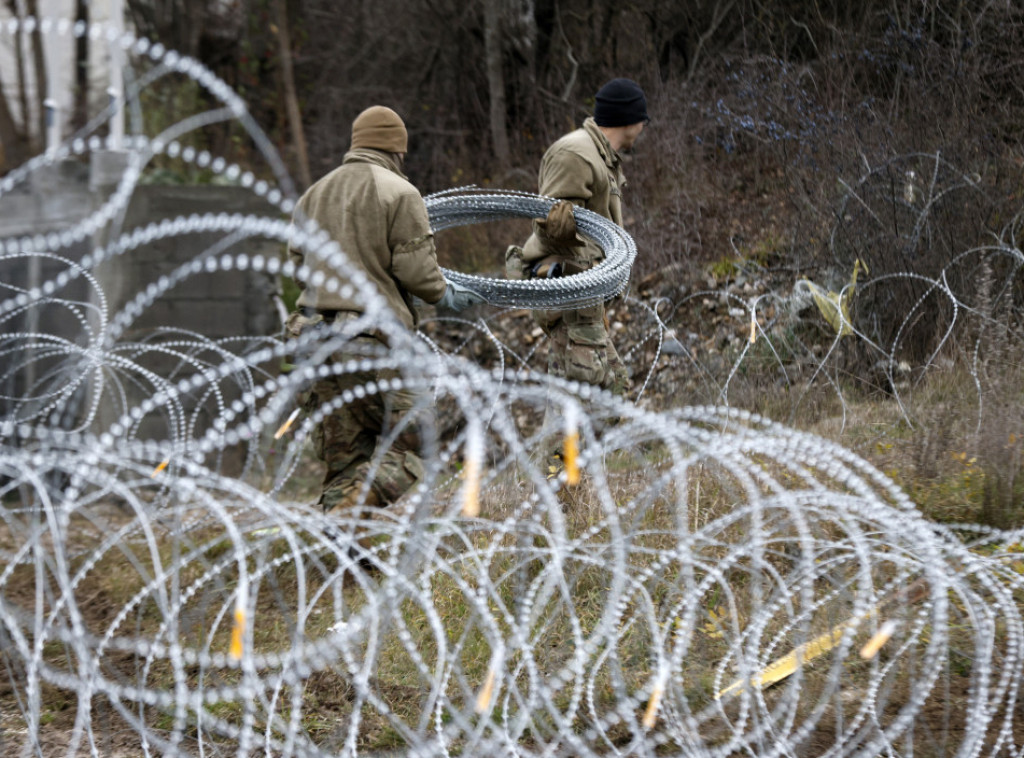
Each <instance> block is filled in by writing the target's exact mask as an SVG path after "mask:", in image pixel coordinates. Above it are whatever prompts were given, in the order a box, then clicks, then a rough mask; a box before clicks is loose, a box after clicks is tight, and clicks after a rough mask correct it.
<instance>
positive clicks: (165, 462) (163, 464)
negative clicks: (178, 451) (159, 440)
mask: <svg viewBox="0 0 1024 758" xmlns="http://www.w3.org/2000/svg"><path fill="white" fill-rule="evenodd" d="M170 462H171V459H170V458H164V459H163V460H162V461H160V465H159V466H157V467H156V468H155V469H153V473H152V474H150V475H149V478H150V479H156V477H157V475H158V474H159V473H160V472H161V471H163V470H164V469H165V468H167V466H168V465H169V464H170Z"/></svg>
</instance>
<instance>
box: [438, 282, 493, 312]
mask: <svg viewBox="0 0 1024 758" xmlns="http://www.w3.org/2000/svg"><path fill="white" fill-rule="evenodd" d="M445 281H447V282H448V286H447V287H445V290H444V294H443V295H441V299H440V300H438V301H437V302H436V303H434V305H436V306H437V307H438V308H441V309H443V310H449V311H455V312H456V313H458V312H459V311H464V310H466V308H468V307H469V306H471V305H477V304H479V303H486V302H487V301H486V300H485V299H484V296H483V295H481V294H480V293H479V292H474V291H473V290H471V289H469V288H468V287H463V286H462V285H461V284H456V283H455V282H453V281H450V280H447V279H446V280H445Z"/></svg>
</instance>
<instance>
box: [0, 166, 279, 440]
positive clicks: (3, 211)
mask: <svg viewBox="0 0 1024 758" xmlns="http://www.w3.org/2000/svg"><path fill="white" fill-rule="evenodd" d="M118 158H119V156H116V155H115V156H105V157H102V156H101V159H100V160H99V161H97V160H94V161H93V164H92V165H91V166H86V165H85V164H82V163H80V162H77V161H66V162H63V163H60V164H57V165H54V166H50V167H47V168H46V169H44V170H40V171H36V172H34V173H33V175H32V177H31V180H30V181H29V182H26V183H24V184H22V185H19V186H18V187H17V188H16V189H15V190H14V191H13V192H10V193H7V194H5V195H4V196H2V197H0V253H3V255H0V300H6V299H7V298H8V297H12V296H14V295H16V294H17V293H18V292H20V291H22V290H28V289H31V288H32V287H34V286H38V285H39V284H41V283H43V282H46V281H50V280H52V279H53V278H54V277H56V276H57V275H58V274H59V273H60V272H61V271H63V270H64V269H66V268H67V267H68V266H69V265H72V264H73V263H76V262H78V261H80V260H81V259H82V257H83V256H84V255H85V254H87V253H89V252H92V251H93V249H94V247H95V246H96V245H103V244H106V241H107V240H106V235H107V234H109V233H110V230H111V228H112V229H115V230H119V231H122V232H127V231H130V230H132V229H134V228H136V227H140V226H145V225H147V224H150V223H158V222H160V221H162V220H167V219H174V218H177V217H179V216H189V215H192V214H205V213H241V214H256V215H261V216H267V215H273V216H279V215H280V214H279V212H278V211H277V210H276V209H275V208H273V207H272V206H271V205H269V204H268V203H266V201H264V200H262V199H261V198H259V197H257V196H256V195H254V194H253V193H252V192H249V191H247V190H245V189H243V188H241V187H230V186H180V185H148V186H147V185H142V186H138V187H136V188H135V190H134V192H133V195H132V199H131V202H130V204H129V206H128V208H127V209H126V210H125V212H124V213H123V216H122V217H120V218H118V219H116V220H115V223H114V224H113V225H112V227H111V228H108V229H106V230H104V231H102V232H101V233H99V234H98V235H96V237H94V238H92V239H85V240H82V241H79V242H76V243H74V244H71V245H70V246H66V247H63V248H62V249H60V250H59V251H58V252H57V253H56V254H55V255H43V256H40V255H28V254H27V253H36V252H39V251H40V250H41V249H43V250H45V249H46V248H47V247H50V245H49V244H48V242H47V240H46V239H45V238H46V235H49V234H53V233H57V234H59V233H60V232H63V231H66V230H68V229H71V228H72V227H74V226H75V225H76V224H79V223H81V221H82V220H83V219H85V218H86V217H88V216H89V215H90V214H92V213H93V212H94V211H95V210H96V208H98V207H99V206H100V205H101V204H102V202H103V201H104V199H105V198H106V197H107V196H108V195H109V193H110V192H111V191H112V189H113V186H114V182H116V180H117V178H118V177H119V176H120V169H121V163H119V160H118ZM224 237H225V235H224V234H221V233H208V234H196V233H191V234H177V235H174V236H170V237H167V238H164V239H159V240H155V241H152V242H150V243H148V244H146V245H145V246H143V247H140V248H138V249H135V250H132V251H130V252H128V253H126V254H123V255H120V256H117V257H116V258H114V259H111V260H109V261H106V262H104V263H103V264H101V265H99V266H97V267H95V269H94V270H93V274H94V275H95V277H96V281H97V284H98V287H99V289H101V290H102V297H100V295H99V293H97V292H96V291H95V290H96V288H94V287H92V286H91V285H90V284H89V283H88V281H87V280H86V279H85V278H83V277H79V278H77V279H75V280H73V281H72V282H71V283H69V284H68V285H67V286H66V287H65V288H63V289H62V290H60V291H59V292H57V293H54V297H55V298H62V299H64V300H67V301H68V304H67V305H61V304H59V303H53V302H51V303H47V304H46V305H45V306H44V307H41V308H29V309H27V310H25V311H22V312H19V313H17V314H16V315H15V317H14V318H8V319H6V320H5V321H4V322H3V323H2V324H0V345H3V346H4V353H3V354H2V355H0V374H2V375H4V377H5V378H4V380H3V381H2V382H0V394H2V395H3V398H2V399H0V416H2V417H7V418H9V417H10V416H11V414H12V412H14V410H13V409H16V408H17V406H18V405H19V403H20V404H21V411H22V412H25V411H26V410H27V406H25V404H24V401H23V397H24V396H25V395H26V393H30V389H29V388H30V387H32V386H33V384H36V383H38V382H42V381H46V380H47V375H48V372H50V371H51V370H52V369H53V368H54V367H55V366H56V365H57V363H58V362H59V357H58V358H51V359H49V360H46V361H42V360H34V359H33V356H32V355H29V354H27V353H29V352H30V351H32V350H38V349H39V345H40V341H39V340H38V339H33V338H31V337H26V336H25V335H26V334H41V335H46V336H47V339H49V338H50V336H53V337H57V338H61V339H66V340H69V341H71V342H73V343H75V344H77V345H79V346H81V347H86V345H87V343H88V342H89V340H90V339H92V336H91V335H90V333H89V332H90V329H89V328H87V327H86V326H85V325H84V324H83V320H82V319H81V318H79V315H80V314H82V313H88V312H89V311H90V306H98V305H99V304H100V303H102V302H103V301H104V298H105V308H106V315H107V318H108V319H109V318H110V317H112V316H114V314H116V313H118V312H120V311H121V310H122V309H123V308H124V306H125V305H126V304H127V303H129V302H130V301H131V300H133V299H134V298H135V297H136V296H137V295H138V294H139V293H141V292H144V291H145V290H146V288H147V287H148V286H149V285H150V284H151V283H153V282H156V281H158V280H159V279H160V277H161V276H164V275H171V274H173V272H174V271H175V270H177V269H179V268H180V267H181V266H184V265H187V264H188V263H189V262H190V261H192V260H193V259H195V258H196V257H197V256H201V255H203V254H204V253H205V252H207V251H209V250H210V249H211V248H212V246H214V245H217V244H218V243H220V242H222V241H223V238H224ZM11 238H14V239H16V240H17V241H18V242H17V244H16V246H15V247H16V252H15V253H14V254H11V253H9V252H8V249H9V245H8V240H10V239H11ZM222 252H226V253H229V254H232V255H235V254H238V253H241V252H245V253H247V254H249V255H250V256H253V255H263V256H265V257H268V256H280V255H281V253H282V245H281V244H280V243H279V242H276V241H271V240H267V239H265V238H262V237H248V238H245V239H242V240H240V241H238V242H236V243H234V244H232V245H230V246H228V247H226V248H224V249H223V250H221V249H220V248H218V257H219V256H220V254H221V253H222ZM277 288H278V284H277V282H276V281H275V279H274V277H271V276H270V275H268V274H266V273H265V272H256V271H252V270H251V269H250V270H247V271H237V270H232V271H219V272H213V273H211V272H207V271H203V272H202V273H200V274H199V275H194V276H189V277H187V278H185V279H184V280H183V281H182V282H181V283H179V284H178V285H177V286H175V287H174V288H172V289H170V290H169V291H167V292H165V293H163V294H162V295H160V296H159V297H158V298H157V299H156V300H155V301H154V302H153V303H152V304H149V305H147V306H146V307H145V309H144V310H143V312H142V314H141V315H140V316H139V317H138V318H137V319H135V320H133V321H132V323H131V325H130V326H129V328H128V329H127V330H126V332H125V333H124V334H123V335H122V336H121V337H119V339H118V342H119V343H133V342H138V341H146V340H151V339H153V338H154V337H153V335H154V334H155V330H157V329H160V328H172V329H177V330H183V331H187V332H194V333H196V334H198V335H201V336H202V338H205V339H208V340H222V339H224V338H235V337H259V336H261V335H274V336H277V335H279V334H280V331H281V324H280V316H279V315H278V313H279V311H278V308H277V307H276V305H275V303H274V295H275V293H276V291H277ZM88 320H89V321H90V322H91V323H93V324H95V323H96V315H95V312H93V313H92V315H89V316H88ZM241 344H242V343H238V342H234V343H232V349H234V350H238V349H240V347H239V346H240V345H241ZM208 357H209V359H210V360H211V361H212V360H214V356H212V355H211V356H208ZM146 361H147V363H146V368H147V369H148V370H153V371H156V372H158V373H162V372H165V371H167V372H172V371H180V370H181V368H182V367H181V366H180V365H177V366H176V365H175V361H173V360H172V359H167V358H162V357H160V356H159V355H158V354H155V353H154V355H153V356H150V357H148V358H146ZM179 364H180V362H179ZM12 369H13V370H12ZM179 378H180V377H179ZM131 385H132V382H128V383H127V385H126V386H129V387H130V386H131ZM136 391H137V393H138V394H139V395H140V396H141V395H142V394H144V393H145V392H146V387H145V386H140V387H137V388H136ZM229 394H230V393H229ZM137 399H138V398H126V400H127V401H128V402H129V403H132V402H134V401H136V400H137ZM83 400H84V398H83ZM73 405H74V404H73ZM118 414H119V411H118V409H117V408H113V407H112V408H110V409H109V410H105V411H104V412H103V413H101V414H100V417H98V418H97V420H96V423H95V424H94V426H95V427H99V428H102V427H103V426H105V425H106V424H107V423H109V422H110V420H111V418H112V417H116V416H117V415H118ZM155 421H156V423H150V424H147V425H144V426H142V427H140V428H139V430H138V431H137V434H138V436H140V437H143V438H144V437H147V436H155V437H160V436H163V435H164V434H165V433H166V430H165V429H161V426H162V425H161V424H160V423H159V422H158V420H155ZM63 423H65V424H68V423H75V422H74V420H73V419H67V420H65V421H64V422H63ZM146 426H149V427H151V429H150V430H149V431H148V432H147V429H146Z"/></svg>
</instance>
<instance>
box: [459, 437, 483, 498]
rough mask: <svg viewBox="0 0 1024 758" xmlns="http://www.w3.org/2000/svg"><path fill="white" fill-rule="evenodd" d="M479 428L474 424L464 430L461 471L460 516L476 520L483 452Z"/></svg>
mask: <svg viewBox="0 0 1024 758" xmlns="http://www.w3.org/2000/svg"><path fill="white" fill-rule="evenodd" d="M483 446H484V443H483V439H482V437H481V434H480V426H479V424H477V423H476V422H473V423H471V424H470V425H469V428H468V429H467V430H466V466H465V468H464V469H463V470H462V478H463V479H464V480H465V484H463V485H462V515H463V516H466V517H467V518H476V517H477V516H479V515H480V469H481V465H480V458H481V455H482V451H483Z"/></svg>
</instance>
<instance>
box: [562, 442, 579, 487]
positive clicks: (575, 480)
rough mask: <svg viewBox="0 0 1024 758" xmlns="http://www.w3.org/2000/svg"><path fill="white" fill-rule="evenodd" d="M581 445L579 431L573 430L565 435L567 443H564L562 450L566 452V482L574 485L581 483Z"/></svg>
mask: <svg viewBox="0 0 1024 758" xmlns="http://www.w3.org/2000/svg"><path fill="white" fill-rule="evenodd" d="M579 445H580V434H579V432H576V431H573V432H569V433H568V434H566V435H565V443H564V444H563V445H562V451H563V452H564V453H565V455H564V458H563V460H564V462H565V483H566V484H569V485H573V486H575V485H577V484H579V483H580V465H579V461H578V460H577V456H579V454H580V453H579Z"/></svg>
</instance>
